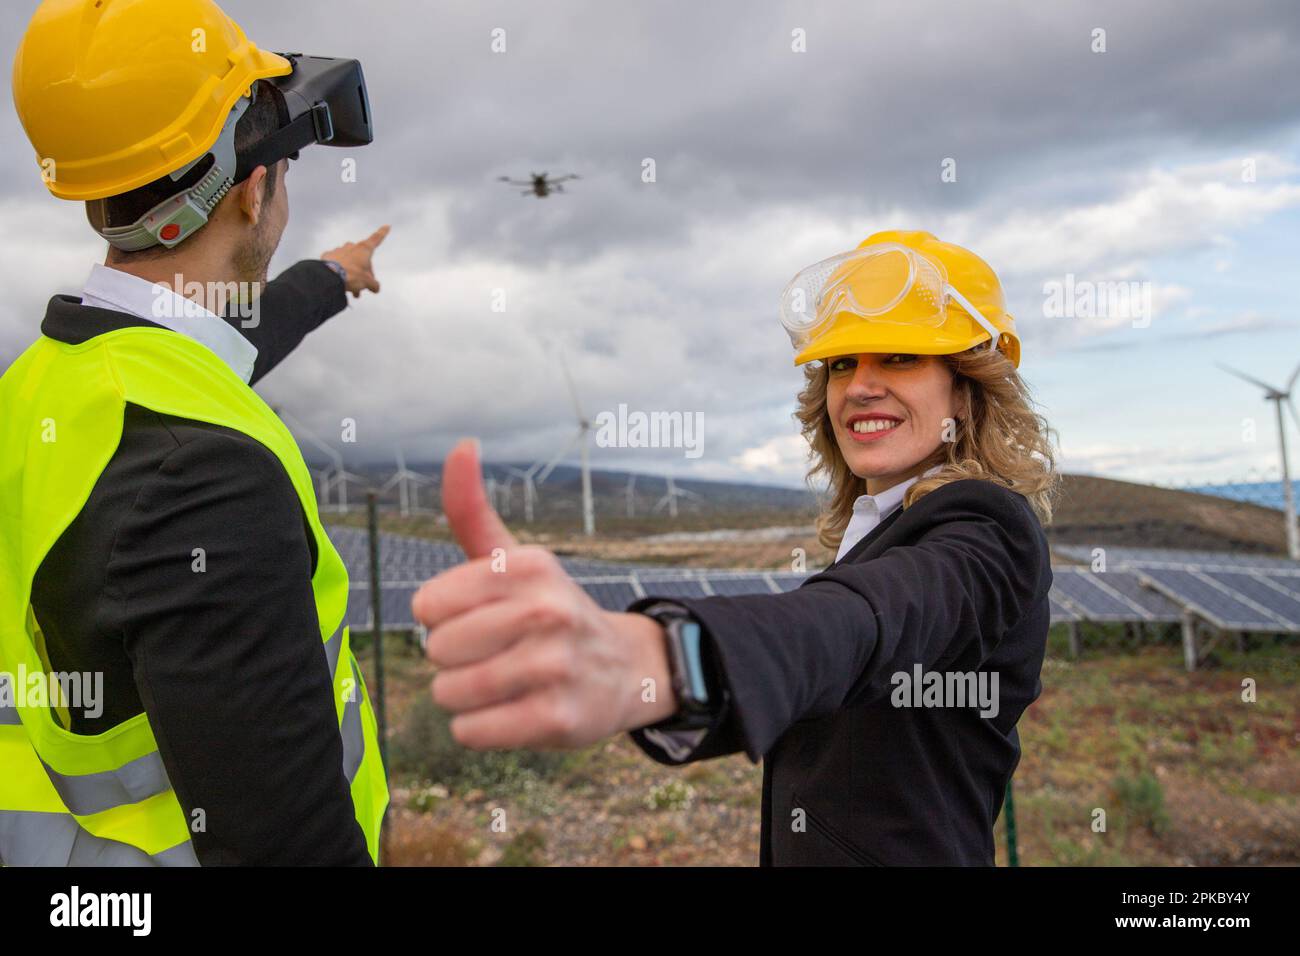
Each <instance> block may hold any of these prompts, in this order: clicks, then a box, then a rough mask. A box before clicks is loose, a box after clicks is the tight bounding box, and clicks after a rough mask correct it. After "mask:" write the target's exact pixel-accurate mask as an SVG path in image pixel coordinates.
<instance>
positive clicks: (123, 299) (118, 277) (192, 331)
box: [81, 262, 257, 383]
mask: <svg viewBox="0 0 1300 956" xmlns="http://www.w3.org/2000/svg"><path fill="white" fill-rule="evenodd" d="M81 304H82V305H87V306H93V307H95V308H98V309H112V310H113V311H114V312H125V313H126V314H127V315H134V316H135V317H136V318H140V319H148V320H149V321H150V322H156V323H158V324H159V325H161V326H163V327H165V328H168V329H171V330H172V331H173V332H179V333H181V334H182V335H186V336H189V337H190V338H192V339H194V341H196V342H198V343H199V344H200V345H204V346H206V347H207V348H209V349H211V350H212V351H213V352H215V353H216V355H217V357H218V358H220V359H221V360H222V361H223V362H225V363H226V364H227V365H229V366H230V368H231V369H232V370H233V371H234V373H235V374H236V375H238V376H239V377H240V378H241V379H243V380H244V382H245V383H247V382H248V380H249V379H251V378H252V377H253V363H254V362H255V361H256V360H257V349H256V347H254V345H253V343H252V342H250V341H248V339H246V338H244V337H243V336H242V335H240V334H239V330H238V329H236V328H235V327H234V326H232V325H230V323H228V322H227V321H226V320H225V319H223V318H221V316H219V315H216V314H215V313H212V312H209V311H208V310H207V309H205V308H204V307H203V306H201V305H199V304H198V303H197V302H194V301H192V300H190V299H187V298H185V297H184V296H183V295H177V294H176V293H175V292H173V291H172V290H171V289H168V288H167V287H166V286H164V285H157V284H155V283H153V282H150V281H149V280H148V279H141V278H140V277H139V276H133V275H131V274H130V273H128V272H122V271H121V270H120V269H110V268H109V267H108V266H105V265H101V264H100V263H98V262H97V263H95V265H94V267H93V268H92V269H91V270H90V277H89V278H88V279H86V284H85V286H84V287H83V288H82V290H81Z"/></svg>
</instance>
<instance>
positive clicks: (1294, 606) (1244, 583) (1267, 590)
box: [1205, 571, 1300, 630]
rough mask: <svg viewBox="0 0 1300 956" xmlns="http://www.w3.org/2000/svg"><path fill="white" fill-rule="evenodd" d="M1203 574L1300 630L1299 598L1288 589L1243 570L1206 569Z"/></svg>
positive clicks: (1294, 628)
mask: <svg viewBox="0 0 1300 956" xmlns="http://www.w3.org/2000/svg"><path fill="white" fill-rule="evenodd" d="M1205 576H1206V577H1208V578H1211V579H1212V580H1214V581H1217V582H1218V583H1219V584H1222V585H1225V586H1226V587H1228V588H1231V589H1232V591H1233V592H1235V594H1237V595H1239V596H1240V597H1243V598H1246V599H1247V600H1249V601H1252V602H1254V603H1255V604H1258V605H1259V606H1260V607H1262V608H1263V609H1264V610H1265V611H1267V612H1268V613H1270V614H1274V615H1277V617H1279V618H1280V619H1281V620H1283V621H1285V622H1286V623H1287V624H1288V625H1290V629H1292V630H1300V598H1297V597H1296V596H1295V595H1293V594H1291V592H1290V591H1283V590H1279V589H1278V588H1276V587H1272V586H1271V585H1269V583H1268V582H1267V581H1261V580H1260V579H1259V578H1257V577H1255V576H1254V575H1253V574H1250V573H1248V572H1245V571H1206V572H1205Z"/></svg>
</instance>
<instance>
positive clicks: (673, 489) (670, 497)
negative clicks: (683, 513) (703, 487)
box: [655, 475, 700, 518]
mask: <svg viewBox="0 0 1300 956" xmlns="http://www.w3.org/2000/svg"><path fill="white" fill-rule="evenodd" d="M699 497H700V496H699V495H697V494H696V493H695V492H693V491H687V490H686V489H685V488H678V487H677V484H676V483H675V482H674V481H673V476H672V475H669V476H668V491H667V492H666V493H665V494H664V496H663V497H662V498H660V499H659V502H658V503H657V504H656V505H655V511H656V512H658V511H661V510H662V509H663V507H664V505H667V506H668V514H669V515H670V516H671V517H673V518H676V517H677V499H678V498H699Z"/></svg>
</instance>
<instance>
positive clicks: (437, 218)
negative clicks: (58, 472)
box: [0, 0, 1300, 485]
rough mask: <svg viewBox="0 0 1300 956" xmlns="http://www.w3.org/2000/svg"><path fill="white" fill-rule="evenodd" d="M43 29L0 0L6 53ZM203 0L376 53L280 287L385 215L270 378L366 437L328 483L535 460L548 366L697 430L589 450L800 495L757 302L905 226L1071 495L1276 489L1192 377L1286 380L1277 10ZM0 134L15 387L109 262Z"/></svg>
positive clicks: (1289, 142)
mask: <svg viewBox="0 0 1300 956" xmlns="http://www.w3.org/2000/svg"><path fill="white" fill-rule="evenodd" d="M35 6H36V4H35V0H11V2H9V3H6V4H4V7H3V10H2V11H0V39H2V40H3V46H4V48H5V49H6V51H8V53H7V55H9V56H12V52H13V50H14V49H15V47H16V45H17V42H18V39H19V37H20V36H21V33H22V30H23V27H24V26H25V23H26V20H27V18H28V17H29V16H30V13H31V11H32V10H33V9H35ZM223 6H224V8H225V9H226V11H227V12H228V13H230V14H231V16H233V17H234V18H235V19H236V20H237V21H239V22H240V23H241V24H242V26H243V27H244V29H245V31H246V32H247V33H248V34H249V36H250V37H251V38H252V39H253V40H254V41H255V42H257V43H258V44H259V45H261V46H263V47H265V48H268V49H273V50H296V51H302V52H308V53H318V54H322V55H329V56H351V57H356V58H358V59H360V60H361V61H362V63H363V64H364V66H365V70H366V77H367V80H368V85H369V88H370V98H371V105H372V108H373V111H374V115H375V122H376V131H377V139H376V142H375V143H374V144H373V145H371V146H368V147H366V148H364V149H363V150H360V151H348V152H346V153H345V152H343V151H335V150H331V149H326V148H315V149H311V150H308V151H306V152H304V154H303V160H302V161H301V162H299V163H297V164H295V165H294V167H293V172H292V174H291V176H290V178H289V189H290V202H291V209H292V212H291V220H290V225H289V229H288V231H287V232H286V235H285V239H284V243H283V245H282V246H281V249H280V251H279V253H278V254H277V257H276V260H275V263H274V264H273V273H274V272H275V271H278V270H280V269H283V268H285V267H287V266H288V265H291V264H292V263H293V262H295V261H296V260H298V259H300V258H303V257H314V256H317V255H319V254H320V253H321V252H323V251H324V250H326V249H328V248H330V247H332V246H335V245H338V244H339V243H341V242H342V241H344V240H347V239H359V238H361V237H362V236H364V235H366V234H367V233H369V232H370V231H371V230H372V229H373V228H375V227H377V226H378V225H380V224H382V223H386V222H387V223H391V224H392V225H393V232H392V235H391V237H390V239H389V241H388V243H387V244H386V245H385V246H384V247H383V249H382V250H381V252H380V253H379V256H378V258H377V267H378V274H379V277H380V279H381V281H382V282H383V286H384V290H383V293H382V294H381V295H379V296H377V297H370V296H367V297H366V298H365V299H363V300H362V301H360V302H359V303H357V304H355V305H353V306H351V307H350V308H349V309H348V310H347V311H346V312H345V313H343V314H341V315H339V316H338V317H336V318H335V319H334V320H332V321H331V322H330V323H329V324H328V325H327V326H326V327H325V328H323V329H321V330H319V331H318V332H316V333H315V334H313V335H312V336H311V337H310V338H309V339H308V340H307V342H306V343H305V344H304V345H303V347H302V348H301V349H300V350H299V352H298V353H297V354H296V355H295V356H294V357H293V358H292V359H291V360H290V361H289V362H287V363H286V364H285V365H284V366H282V367H281V368H280V369H278V370H277V371H276V372H274V373H273V374H272V375H271V376H269V377H268V378H267V379H266V381H265V383H264V384H263V385H262V386H260V390H261V391H262V393H263V395H264V396H265V397H266V398H267V399H268V400H269V401H271V402H272V403H274V404H277V405H280V406H283V407H285V408H286V409H288V410H289V411H291V412H292V413H293V414H294V415H295V417H296V418H297V419H300V420H302V421H303V422H305V423H307V425H308V426H309V427H311V428H312V429H314V430H315V431H317V432H318V433H320V434H321V435H323V436H325V437H327V438H334V437H336V436H337V435H338V433H339V422H340V421H341V420H342V419H343V418H345V417H347V418H352V419H355V420H356V422H357V435H358V442H357V443H356V444H355V445H350V446H346V447H345V451H346V454H347V456H348V458H349V460H351V461H356V462H361V461H364V460H375V459H387V460H391V458H392V456H393V449H394V447H395V446H396V444H397V443H399V442H400V443H401V444H402V446H403V448H404V449H405V450H406V454H407V457H408V458H424V459H431V458H433V457H434V456H435V455H439V456H440V455H441V454H442V453H444V452H445V451H446V449H447V448H448V447H449V446H450V444H451V443H452V442H453V441H454V440H455V439H456V438H457V437H459V436H462V435H477V436H479V437H480V438H481V439H482V440H483V443H484V452H485V456H486V457H487V458H489V459H495V460H516V461H522V460H533V459H537V458H549V457H550V456H551V455H552V454H554V453H555V452H556V451H558V450H559V449H560V448H562V447H563V446H564V445H565V444H566V443H567V442H568V441H569V439H570V437H571V435H572V433H573V431H574V429H575V426H574V423H573V412H572V410H571V409H570V405H569V399H568V395H567V392H566V389H565V384H564V379H563V376H562V374H561V372H560V369H559V366H558V365H557V362H556V358H555V356H556V354H557V352H558V351H560V350H562V351H563V353H564V354H565V355H566V356H567V361H568V365H569V367H570V368H571V370H572V372H573V375H574V378H575V380H576V381H577V384H578V388H579V392H580V394H581V400H582V403H583V405H584V406H585V410H586V411H587V413H588V414H589V415H591V416H595V415H596V414H597V413H599V412H601V411H603V410H613V409H616V408H617V406H618V405H619V404H620V403H625V404H626V405H627V406H628V407H629V408H630V409H633V410H642V411H647V412H648V411H680V412H684V413H696V412H700V413H703V415H704V444H703V454H702V455H701V456H699V457H696V458H688V457H687V456H686V455H685V454H683V451H682V450H654V449H614V448H609V449H607V448H594V449H593V459H592V460H593V463H594V464H595V465H596V466H597V467H611V468H612V467H618V468H633V469H637V470H643V471H654V472H660V473H664V472H672V473H674V474H676V475H678V476H679V477H683V478H692V477H693V478H730V479H748V480H755V481H764V482H772V483H779V484H788V485H797V484H799V483H800V482H801V478H802V474H803V471H804V467H805V465H804V446H803V443H802V440H801V439H800V438H799V436H798V433H797V429H796V427H795V424H794V421H793V419H792V418H791V412H792V411H793V407H794V394H795V392H796V391H797V390H798V388H799V386H800V382H801V381H802V375H801V373H800V372H799V371H798V370H797V369H796V368H794V366H793V365H792V363H791V351H790V348H789V341H788V339H787V338H786V336H785V334H784V333H783V331H782V329H781V327H780V325H779V322H778V312H777V302H778V298H779V294H780V291H781V289H782V287H783V286H784V285H785V283H786V282H787V281H788V280H789V279H790V277H791V276H792V275H793V274H794V273H795V272H796V271H798V269H799V268H801V267H802V266H804V265H806V264H808V263H811V262H813V261H816V260H818V259H822V258H825V257H827V256H829V255H832V254H834V253H837V252H840V251H843V250H845V249H848V248H852V247H853V246H855V245H857V243H858V242H860V241H861V240H862V239H863V238H865V237H866V236H867V235H869V234H870V233H872V232H875V231H877V230H880V229H888V228H911V229H924V230H928V231H930V232H933V233H935V234H936V235H938V236H939V237H940V238H943V239H947V240H950V241H954V242H958V243H961V244H963V245H967V246H969V247H970V248H972V249H974V250H975V251H977V252H978V253H980V254H981V255H982V256H983V257H984V258H985V259H987V260H988V261H989V262H990V264H992V265H993V267H994V268H995V269H996V270H997V271H998V273H999V275H1000V276H1001V278H1002V281H1003V284H1004V286H1005V288H1006V291H1007V295H1008V300H1009V302H1010V304H1011V307H1012V311H1013V313H1014V315H1015V316H1016V318H1017V324H1018V328H1019V331H1020V334H1021V337H1022V339H1023V343H1024V360H1023V362H1022V365H1021V371H1022V373H1023V374H1024V375H1025V377H1026V378H1027V380H1028V381H1029V382H1030V383H1031V385H1032V386H1033V388H1034V390H1035V393H1036V395H1037V397H1038V399H1039V402H1040V403H1041V405H1042V409H1043V411H1044V413H1045V414H1046V415H1047V416H1048V418H1049V420H1050V421H1051V422H1052V424H1053V425H1054V426H1055V428H1056V429H1057V430H1058V432H1059V434H1060V444H1061V449H1062V452H1063V464H1064V467H1065V469H1066V470H1067V471H1073V472H1086V473H1092V474H1099V475H1104V476H1108V477H1116V478H1127V479H1133V480H1140V481H1158V482H1174V483H1177V482H1208V481H1227V480H1242V479H1246V478H1248V477H1255V476H1259V477H1268V476H1270V474H1271V475H1274V476H1275V475H1276V470H1275V469H1276V463H1277V451H1276V433H1275V427H1274V425H1273V423H1272V418H1271V410H1270V408H1269V407H1268V406H1266V405H1265V404H1264V403H1263V402H1262V401H1261V400H1260V394H1259V392H1258V390H1257V389H1255V388H1253V387H1252V386H1249V385H1247V384H1245V383H1242V382H1239V381H1237V380H1235V379H1233V378H1231V377H1229V376H1227V375H1226V374H1225V373H1223V372H1222V371H1220V370H1219V369H1217V368H1216V367H1215V363H1216V362H1226V363H1228V364H1232V365H1235V366H1238V367H1241V368H1244V369H1246V370H1247V371H1249V372H1251V373H1253V374H1254V375H1256V376H1257V377H1260V378H1263V379H1265V380H1267V381H1270V382H1279V383H1280V382H1283V381H1284V380H1285V379H1286V377H1287V375H1288V374H1289V373H1290V371H1291V370H1292V369H1293V368H1294V367H1295V366H1296V365H1297V364H1298V363H1300V306H1298V305H1297V303H1296V298H1297V297H1296V295H1295V292H1296V288H1297V276H1298V274H1300V273H1298V270H1297V258H1298V253H1300V84H1297V82H1296V79H1295V78H1296V59H1295V51H1296V49H1297V48H1300V7H1297V6H1296V4H1295V3H1294V2H1289V0H1278V2H1259V3H1252V2H1242V3H1233V4H1225V3H1222V2H1221V0H1212V2H1186V0H1177V2H1175V0H1165V2H1155V0H1148V2H1144V3H1142V4H1132V3H1128V2H1102V3H1098V2H1095V0H1088V2H1056V3H1052V4H1050V5H1049V4H1036V3H1029V2H1025V3H991V2H990V3H979V4H974V3H969V2H965V0H945V2H909V3H906V4H904V3H877V2H868V3H863V2H825V0H822V2H811V0H809V2H803V3H776V2H770V3H739V2H736V3H730V2H728V3H720V2H714V3H708V4H703V3H699V2H662V0H656V2H654V3H651V2H648V0H644V2H637V3H631V2H629V3H618V4H612V3H600V2H535V3H522V2H514V3H493V2H482V0H476V2H473V3H468V2H465V3H456V4H452V3H434V2H428V0H419V2H416V0H372V2H369V3H363V4H357V3H346V2H342V0H312V2H311V3H310V4H308V3H306V2H302V3H293V2H282V3H276V4H266V3H257V2H252V0H225V3H224V4H223ZM497 29H500V30H503V31H504V38H505V52H494V51H493V49H492V44H493V31H494V30H497ZM1098 30H1104V37H1103V36H1102V35H1100V34H1098V33H1097V32H1096V31H1098ZM795 31H802V34H800V35H801V36H803V37H805V38H806V51H805V52H796V51H795V50H793V49H792V45H794V39H793V38H794V37H795V36H796V32H795ZM1103 40H1104V46H1105V50H1104V52H1098V51H1097V50H1096V49H1095V48H1096V47H1098V46H1099V45H1100V43H1101V42H1102V41H1103ZM2 112H3V115H2V116H0V173H2V175H0V216H2V217H3V218H2V221H3V223H4V225H5V228H4V230H3V232H2V233H0V282H2V283H3V286H4V288H5V290H6V295H5V296H4V297H3V299H2V300H0V362H2V363H4V364H7V362H8V361H10V360H11V359H12V358H13V357H15V356H16V355H17V354H18V352H19V351H21V349H22V348H23V347H25V345H26V344H27V343H28V342H30V341H31V339H32V338H33V337H34V336H35V334H36V333H37V327H38V324H39V321H40V319H41V317H42V315H43V313H44V308H45V303H46V302H47V301H48V299H49V297H50V296H51V295H53V294H54V293H56V292H64V293H71V294H77V293H78V291H79V289H80V286H81V283H82V282H83V281H84V279H85V277H86V274H87V273H88V272H89V269H90V264H91V263H92V262H94V261H102V258H103V244H102V243H101V242H100V241H99V240H98V239H97V237H95V236H94V234H93V233H92V232H90V230H89V227H88V226H87V225H86V222H85V216H84V211H83V207H82V206H80V205H78V204H73V203H64V202H60V201H58V200H55V199H53V198H51V197H50V196H49V195H48V194H47V193H46V191H45V189H44V187H43V185H42V184H41V182H40V177H39V170H38V169H37V167H36V165H35V161H34V157H33V154H32V152H31V149H30V147H29V146H28V144H27V142H26V139H25V137H24V134H23V131H22V128H21V127H20V125H19V124H18V122H17V119H16V117H15V115H14V114H13V112H12V110H11V109H6V110H4V111H2ZM344 156H353V157H355V158H356V160H357V163H358V181H357V182H355V183H352V182H348V183H345V182H342V181H341V179H342V177H341V176H340V165H339V164H340V160H341V159H342V158H343V157H344ZM647 159H651V160H653V161H654V166H655V181H654V182H644V181H643V177H642V170H643V167H644V162H645V160H647ZM946 160H951V161H954V162H953V163H951V164H949V168H953V167H954V165H955V171H956V181H955V182H952V181H948V182H945V181H944V177H943V176H942V175H941V174H942V172H943V170H944V164H945V161H946ZM529 171H537V172H542V171H549V172H550V173H552V174H559V173H577V174H579V175H580V176H581V179H580V180H579V181H577V182H575V183H573V184H571V185H570V187H569V188H568V191H567V192H566V194H565V195H562V196H553V197H550V198H547V199H545V200H538V199H534V198H531V197H527V198H526V197H523V196H521V195H519V191H518V190H516V189H513V188H511V187H509V186H507V185H505V184H503V183H500V182H498V181H497V177H498V176H501V175H510V176H514V177H519V176H524V175H525V174H527V173H528V172H529ZM948 178H951V177H948ZM1067 277H1070V279H1069V280H1068V281H1071V282H1073V283H1075V287H1076V288H1079V287H1080V286H1078V283H1116V282H1134V283H1143V284H1145V285H1142V286H1139V288H1145V289H1149V290H1150V293H1151V295H1150V301H1151V315H1150V318H1149V321H1148V320H1146V319H1145V318H1143V317H1142V316H1141V315H1139V316H1138V317H1137V318H1136V319H1135V318H1134V317H1133V316H1131V315H1120V316H1115V315H1086V314H1083V315H1081V314H1078V313H1079V312H1080V309H1073V310H1070V311H1073V312H1074V313H1075V314H1073V315H1064V316H1063V315H1059V314H1053V310H1052V309H1051V308H1050V307H1049V296H1047V295H1045V291H1044V290H1045V289H1046V288H1051V286H1052V284H1053V283H1057V284H1061V283H1065V282H1066V281H1067ZM495 290H504V301H505V311H504V312H499V311H494V310H493V301H494V294H495ZM1139 301H1140V300H1139ZM1251 419H1253V420H1254V421H1255V422H1256V423H1257V426H1258V427H1257V429H1256V431H1255V434H1254V440H1250V439H1251V430H1250V428H1249V426H1248V425H1246V424H1244V423H1245V422H1246V420H1251ZM1290 437H1291V438H1292V439H1293V440H1294V439H1296V437H1297V436H1296V432H1295V430H1294V429H1292V431H1291V433H1290ZM1292 447H1293V448H1294V447H1295V444H1294V442H1293V446H1292ZM1270 470H1271V471H1270Z"/></svg>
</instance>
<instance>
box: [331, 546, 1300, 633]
mask: <svg viewBox="0 0 1300 956" xmlns="http://www.w3.org/2000/svg"><path fill="white" fill-rule="evenodd" d="M328 531H329V536H330V539H331V540H332V541H333V542H334V544H335V547H337V548H338V550H339V553H340V555H341V556H342V558H343V561H344V563H345V564H346V565H347V567H348V575H349V577H350V579H351V581H352V594H351V600H350V601H349V606H348V614H347V623H348V624H349V625H350V626H351V627H353V628H355V629H357V630H364V629H367V628H369V626H370V621H371V617H370V589H369V580H370V544H369V536H368V534H367V532H366V531H365V530H364V529H360V528H350V527H343V526H332V527H330V528H329V529H328ZM1054 550H1055V552H1056V553H1057V554H1058V555H1062V556H1065V557H1067V558H1072V559H1074V560H1079V561H1084V562H1091V561H1092V560H1093V558H1094V554H1093V549H1091V548H1088V547H1086V546H1079V545H1063V546H1057V547H1055V548H1054ZM1105 557H1106V562H1107V570H1105V571H1098V572H1094V571H1092V570H1090V569H1089V568H1088V567H1083V566H1077V565H1063V566H1057V567H1055V568H1054V569H1053V571H1054V581H1053V585H1052V591H1051V595H1050V599H1051V615H1052V622H1053V623H1061V622H1067V623H1068V622H1077V621H1097V622H1136V623H1143V622H1145V623H1174V622H1178V621H1180V620H1181V619H1182V614H1183V611H1184V609H1187V610H1190V611H1192V612H1194V613H1195V614H1197V615H1199V616H1201V617H1202V618H1204V619H1205V620H1207V621H1208V622H1210V623H1211V624H1213V625H1214V626H1216V627H1218V628H1220V629H1223V630H1232V631H1268V632H1300V562H1294V561H1288V560H1286V559H1284V558H1274V557H1268V556H1258V555H1236V554H1228V553H1223V552H1213V551H1186V550H1163V549H1155V548H1109V547H1108V548H1106V549H1105ZM463 561H464V553H463V552H462V551H461V549H460V548H459V547H457V546H456V545H454V544H451V543H449V542H443V541H428V540H425V539H422V538H414V537H408V536H404V535H394V534H383V535H381V536H380V562H381V565H380V581H381V584H382V589H383V602H384V603H383V608H382V609H381V610H382V611H383V621H384V626H385V627H389V628H394V629H401V628H415V627H416V626H417V625H416V623H415V621H414V619H413V617H412V615H411V608H410V604H411V597H412V595H414V594H415V591H416V589H417V588H418V587H419V586H420V585H421V584H422V583H423V582H424V581H425V580H427V579H428V578H430V577H433V576H434V575H435V574H438V573H440V572H442V571H445V570H447V569H448V568H451V567H454V566H455V565H457V564H460V563H461V562H463ZM560 562H561V564H562V565H563V566H564V568H565V569H566V570H567V571H568V572H569V574H570V575H572V576H573V577H574V579H575V580H576V581H577V583H578V584H579V585H581V586H582V588H583V589H584V590H585V591H586V592H587V593H588V594H590V595H591V596H592V598H593V599H594V600H595V601H596V603H598V604H599V605H600V606H601V607H602V608H605V609H606V610H611V611H621V610H624V609H625V608H626V607H627V606H628V605H629V604H631V603H632V602H633V601H635V600H637V599H638V598H642V597H646V596H647V595H656V596H659V597H670V598H671V597H706V596H710V595H726V596H740V595H745V594H780V593H783V592H786V591H792V590H794V589H795V588H797V587H799V585H800V584H802V583H803V581H804V580H806V578H807V577H808V574H797V573H792V572H780V571H757V570H752V569H750V570H740V571H729V570H716V569H703V568H701V569H694V570H687V569H666V568H663V567H661V566H657V565H647V564H620V563H617V562H608V561H598V560H593V559H587V558H568V557H561V558H560ZM809 573H812V572H809Z"/></svg>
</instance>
